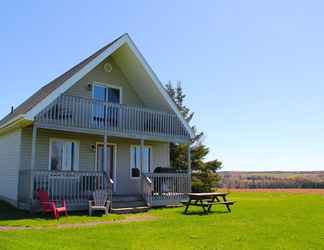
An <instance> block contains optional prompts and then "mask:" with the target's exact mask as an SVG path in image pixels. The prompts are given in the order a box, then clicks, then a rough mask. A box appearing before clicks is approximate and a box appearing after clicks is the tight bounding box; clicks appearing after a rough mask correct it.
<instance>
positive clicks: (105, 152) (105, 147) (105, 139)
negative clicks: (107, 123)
mask: <svg viewBox="0 0 324 250" xmlns="http://www.w3.org/2000/svg"><path fill="white" fill-rule="evenodd" d="M103 147H104V155H103V157H104V160H103V165H104V168H106V167H107V132H106V130H105V134H104V145H103ZM102 171H104V169H102ZM107 176H108V178H110V172H109V169H107Z"/></svg>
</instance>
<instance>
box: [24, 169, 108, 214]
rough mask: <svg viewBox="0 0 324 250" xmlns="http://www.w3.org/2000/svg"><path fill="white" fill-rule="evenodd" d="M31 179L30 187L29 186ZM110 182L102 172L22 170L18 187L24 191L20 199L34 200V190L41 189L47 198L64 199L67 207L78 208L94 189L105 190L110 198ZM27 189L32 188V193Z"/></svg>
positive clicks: (85, 204) (90, 195)
mask: <svg viewBox="0 0 324 250" xmlns="http://www.w3.org/2000/svg"><path fill="white" fill-rule="evenodd" d="M31 181H32V185H33V186H32V188H31V187H30V186H29V184H30V182H31ZM112 184H113V183H112V181H111V180H109V179H108V177H107V174H106V173H103V172H85V171H78V172H73V171H60V172H57V171H44V170H33V171H30V170H22V171H20V178H19V189H20V190H26V192H22V194H24V195H21V197H20V200H21V201H28V200H29V201H30V200H31V199H32V201H36V200H37V197H36V192H37V190H39V189H41V190H43V191H46V192H48V194H49V199H51V200H55V201H60V200H65V201H66V202H67V205H68V207H70V208H71V209H78V208H82V207H84V206H87V204H88V201H89V200H91V199H92V194H93V192H94V191H95V190H107V191H108V195H109V197H110V199H111V200H112ZM29 190H33V194H32V195H30V191H29ZM26 196H27V197H26ZM28 196H29V197H28Z"/></svg>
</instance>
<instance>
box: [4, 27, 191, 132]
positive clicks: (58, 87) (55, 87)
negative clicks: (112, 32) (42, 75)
mask: <svg viewBox="0 0 324 250" xmlns="http://www.w3.org/2000/svg"><path fill="white" fill-rule="evenodd" d="M124 43H127V44H128V45H129V46H130V48H131V49H132V51H133V52H134V53H135V55H136V56H137V57H138V59H139V60H140V62H141V63H142V64H143V66H144V68H145V69H146V71H147V73H148V74H149V76H150V77H151V78H152V80H153V82H154V83H155V84H156V87H157V88H158V90H159V91H160V92H161V94H162V96H163V97H164V98H165V99H166V101H167V102H168V104H169V105H170V106H171V108H172V109H173V110H174V112H175V113H176V114H177V116H178V118H179V119H180V120H181V121H182V123H183V125H184V126H185V127H186V129H187V130H188V132H189V134H190V136H191V137H193V131H192V129H191V127H190V126H189V124H188V122H187V121H186V120H185V119H184V118H183V116H182V115H181V113H180V112H179V110H178V108H177V106H176V105H175V103H174V101H173V100H172V99H171V97H170V96H169V95H168V94H167V92H166V91H165V89H164V87H163V86H162V84H161V82H160V81H159V80H158V78H157V77H156V75H155V74H154V72H153V71H152V69H151V68H150V67H149V65H148V64H147V62H146V61H145V59H144V57H143V56H142V55H141V53H140V52H139V50H138V49H137V48H136V46H135V44H134V43H133V41H132V40H131V39H130V37H129V35H128V34H127V33H126V34H123V35H122V36H120V37H118V38H117V39H115V40H114V41H112V42H111V43H109V44H107V45H105V46H104V47H102V48H101V49H99V50H98V51H96V52H95V53H93V54H92V55H90V56H89V57H87V58H86V59H84V60H83V61H81V62H80V63H79V64H77V65H75V66H74V67H72V68H71V69H69V70H68V71H66V72H65V73H64V74H62V75H60V76H58V77H57V78H55V79H54V80H53V81H51V82H49V83H48V84H46V85H45V86H43V87H42V88H41V89H39V90H38V91H37V92H36V93H34V94H33V95H32V96H30V97H29V98H28V99H27V100H25V101H24V102H23V103H22V104H20V105H19V106H18V107H17V108H16V109H14V110H13V112H11V113H9V114H8V115H7V116H5V117H4V118H3V119H2V120H1V121H0V128H1V127H5V126H6V125H7V124H10V123H11V122H12V121H15V120H17V119H18V118H20V117H23V118H25V119H27V120H28V119H29V120H33V118H34V116H35V115H36V114H37V113H38V112H39V111H41V110H42V109H43V108H45V107H46V106H47V105H48V104H49V103H51V102H52V101H54V100H55V98H57V97H58V96H59V95H60V94H61V93H63V92H64V91H65V90H67V89H68V88H69V87H71V86H72V85H73V84H74V83H76V82H77V81H78V80H79V79H81V78H82V77H83V76H84V75H86V74H87V73H88V72H89V71H90V70H92V69H93V68H94V67H95V66H97V65H98V64H99V63H100V62H102V61H103V60H104V59H105V58H107V57H108V56H109V55H111V54H112V53H113V52H114V51H116V50H117V49H118V48H119V47H120V46H122V45H123V44H124Z"/></svg>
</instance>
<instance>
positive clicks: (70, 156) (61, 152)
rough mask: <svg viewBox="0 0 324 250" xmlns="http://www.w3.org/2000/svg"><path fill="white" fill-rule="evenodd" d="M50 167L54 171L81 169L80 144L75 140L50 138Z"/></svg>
mask: <svg viewBox="0 0 324 250" xmlns="http://www.w3.org/2000/svg"><path fill="white" fill-rule="evenodd" d="M49 168H50V170H52V171H77V170H79V145H78V143H77V142H75V141H71V140H64V139H50V157H49Z"/></svg>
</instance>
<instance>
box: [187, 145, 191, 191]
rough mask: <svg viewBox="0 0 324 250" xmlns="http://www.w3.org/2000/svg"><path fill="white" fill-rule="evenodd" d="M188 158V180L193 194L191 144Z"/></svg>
mask: <svg viewBox="0 0 324 250" xmlns="http://www.w3.org/2000/svg"><path fill="white" fill-rule="evenodd" d="M187 150H188V151H187V158H188V179H189V192H191V148H190V143H189V144H188V149H187Z"/></svg>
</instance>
